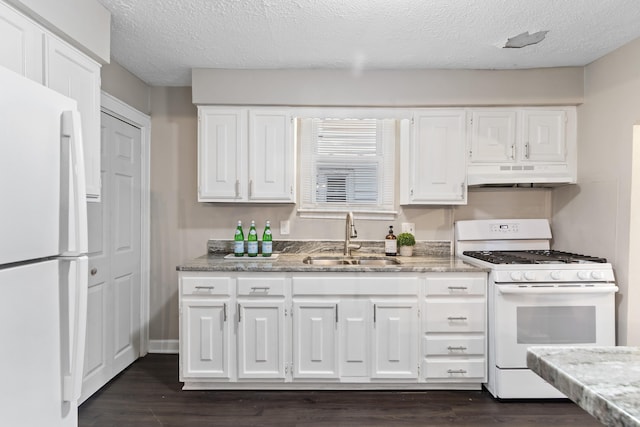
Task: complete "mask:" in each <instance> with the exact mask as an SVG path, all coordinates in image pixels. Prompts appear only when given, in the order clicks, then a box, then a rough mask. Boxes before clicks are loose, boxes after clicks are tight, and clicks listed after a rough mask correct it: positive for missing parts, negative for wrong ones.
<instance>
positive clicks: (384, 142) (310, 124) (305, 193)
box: [300, 119, 395, 213]
mask: <svg viewBox="0 0 640 427" xmlns="http://www.w3.org/2000/svg"><path fill="white" fill-rule="evenodd" d="M301 138H302V140H301V149H300V151H301V162H302V164H301V180H302V186H301V187H302V188H301V190H302V194H301V196H302V206H301V210H311V211H324V212H344V211H346V210H353V211H356V212H371V213H376V212H386V213H390V212H393V210H394V203H393V201H394V195H393V189H394V162H395V156H394V153H395V120H393V119H388V120H387V119H385V120H378V119H303V120H302V123H301Z"/></svg>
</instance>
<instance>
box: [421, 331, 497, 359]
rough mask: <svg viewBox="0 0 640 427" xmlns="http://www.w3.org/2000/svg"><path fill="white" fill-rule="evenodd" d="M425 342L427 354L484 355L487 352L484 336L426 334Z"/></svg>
mask: <svg viewBox="0 0 640 427" xmlns="http://www.w3.org/2000/svg"><path fill="white" fill-rule="evenodd" d="M423 343H424V353H425V355H426V356H469V355H478V356H482V355H484V354H485V344H484V337H469V336H456V335H443V336H426V337H424V338H423Z"/></svg>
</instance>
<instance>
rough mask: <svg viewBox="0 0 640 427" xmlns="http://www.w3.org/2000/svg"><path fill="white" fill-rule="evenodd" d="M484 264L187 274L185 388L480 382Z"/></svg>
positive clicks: (183, 283)
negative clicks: (415, 269)
mask: <svg viewBox="0 0 640 427" xmlns="http://www.w3.org/2000/svg"><path fill="white" fill-rule="evenodd" d="M485 295H486V273H482V272H479V273H453V272H452V273H422V274H417V273H394V274H387V273H379V274H376V273H345V274H338V273H323V274H317V273H315V274H311V273H309V274H305V273H209V272H181V273H180V332H181V334H180V380H181V381H183V382H184V383H185V388H187V389H188V388H191V389H197V388H199V389H207V388H227V389H232V388H251V387H261V388H275V389H277V388H288V389H295V388H298V387H304V388H309V387H313V388H316V387H317V388H337V389H339V388H347V389H349V388H362V387H369V388H389V387H394V386H401V387H406V388H409V389H437V388H480V385H481V383H482V382H483V381H485V380H486V369H487V368H486V314H485V311H486V297H485Z"/></svg>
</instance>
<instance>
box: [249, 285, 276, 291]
mask: <svg viewBox="0 0 640 427" xmlns="http://www.w3.org/2000/svg"><path fill="white" fill-rule="evenodd" d="M269 289H271V288H270V287H268V286H262V287H261V286H254V287H253V288H251V292H269Z"/></svg>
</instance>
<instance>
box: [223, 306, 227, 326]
mask: <svg viewBox="0 0 640 427" xmlns="http://www.w3.org/2000/svg"><path fill="white" fill-rule="evenodd" d="M222 313H223V314H224V321H225V322H226V321H227V303H226V302H225V303H224V309H223V311H222Z"/></svg>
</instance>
